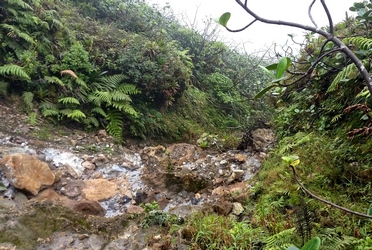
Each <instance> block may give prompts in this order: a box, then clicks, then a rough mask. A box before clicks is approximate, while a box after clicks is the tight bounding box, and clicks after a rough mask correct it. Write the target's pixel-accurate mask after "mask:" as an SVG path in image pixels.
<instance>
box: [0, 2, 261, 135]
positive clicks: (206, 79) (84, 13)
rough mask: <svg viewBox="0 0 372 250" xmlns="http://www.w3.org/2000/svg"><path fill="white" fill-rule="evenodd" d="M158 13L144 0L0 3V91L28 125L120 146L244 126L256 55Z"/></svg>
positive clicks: (257, 76) (249, 108)
mask: <svg viewBox="0 0 372 250" xmlns="http://www.w3.org/2000/svg"><path fill="white" fill-rule="evenodd" d="M166 8H167V7H166ZM162 11H164V10H161V9H159V10H158V9H154V8H153V7H150V6H149V5H147V3H146V2H144V1H142V0H136V1H131V0H124V1H117V0H111V1H73V0H71V1H46V0H37V1H27V0H16V1H6V2H5V3H4V6H2V8H1V9H0V18H1V20H0V21H1V25H0V31H1V35H0V41H1V48H2V49H1V50H0V55H1V57H0V58H1V59H0V90H1V91H0V94H1V95H2V96H3V97H10V96H14V95H15V96H22V100H23V103H24V105H23V109H24V111H25V112H26V113H28V115H29V116H30V119H29V120H30V122H31V123H35V122H36V121H37V119H40V118H43V119H47V120H49V121H54V122H58V123H60V124H63V125H66V126H74V127H80V128H81V129H97V128H101V127H103V128H105V129H106V130H107V132H108V133H109V134H110V135H111V136H113V137H114V138H115V139H116V140H117V141H118V142H121V141H123V139H124V137H126V136H134V137H139V138H154V139H163V140H164V139H168V140H177V141H185V140H195V139H197V138H198V137H199V136H200V135H201V134H203V133H204V132H207V133H216V134H224V133H226V131H230V130H231V127H233V128H234V129H235V131H239V130H241V129H242V128H245V127H247V126H249V121H247V119H246V117H248V116H250V115H251V113H252V112H251V111H252V107H253V104H252V103H248V102H245V100H246V98H251V97H252V96H253V95H254V93H255V90H253V87H252V86H253V85H252V83H254V84H256V85H257V84H258V85H259V82H264V81H265V79H266V76H264V75H263V74H262V73H261V72H260V70H258V69H255V70H253V71H252V72H250V74H249V77H247V74H246V73H245V68H248V67H249V65H252V64H257V62H258V58H254V57H248V56H246V55H244V54H241V53H239V52H237V51H234V50H232V49H230V48H229V47H227V46H226V45H224V44H223V43H222V42H220V41H218V40H211V39H209V40H208V38H207V37H205V36H206V35H210V34H204V36H203V35H201V34H198V33H197V32H196V31H194V30H191V29H187V28H185V27H183V26H182V25H181V24H180V23H179V22H178V21H177V19H176V18H175V17H174V16H172V14H170V15H168V16H167V17H164V16H163V15H162V14H161V13H162ZM211 32H215V31H211ZM213 37H217V36H216V35H215V36H213ZM231 62H234V63H231ZM251 85H252V86H251ZM255 88H257V86H255ZM239 89H245V91H242V92H240V91H239ZM253 113H254V112H253ZM175 118H176V119H175Z"/></svg>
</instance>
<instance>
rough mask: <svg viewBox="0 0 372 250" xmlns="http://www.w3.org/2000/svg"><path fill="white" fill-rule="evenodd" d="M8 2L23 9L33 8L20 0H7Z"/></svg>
mask: <svg viewBox="0 0 372 250" xmlns="http://www.w3.org/2000/svg"><path fill="white" fill-rule="evenodd" d="M7 2H8V4H9V5H11V6H18V7H21V8H22V9H25V10H33V8H32V7H31V6H30V5H29V4H28V3H25V2H24V1H22V0H7Z"/></svg>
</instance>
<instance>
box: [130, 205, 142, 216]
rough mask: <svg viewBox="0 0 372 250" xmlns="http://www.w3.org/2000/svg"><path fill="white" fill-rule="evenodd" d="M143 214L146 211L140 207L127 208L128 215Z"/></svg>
mask: <svg viewBox="0 0 372 250" xmlns="http://www.w3.org/2000/svg"><path fill="white" fill-rule="evenodd" d="M143 212H144V209H143V208H142V207H139V206H135V205H130V206H129V207H128V208H127V213H128V214H143Z"/></svg>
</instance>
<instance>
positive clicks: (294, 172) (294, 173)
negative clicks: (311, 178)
mask: <svg viewBox="0 0 372 250" xmlns="http://www.w3.org/2000/svg"><path fill="white" fill-rule="evenodd" d="M290 167H291V168H292V172H293V176H294V178H295V180H296V182H297V183H298V185H300V187H301V188H302V190H304V191H305V192H306V193H307V194H308V195H310V196H311V197H313V198H315V199H317V200H319V201H321V202H323V203H325V204H327V205H330V206H331V207H335V208H337V209H340V210H342V211H345V212H348V213H351V214H354V215H358V216H361V217H364V218H367V219H372V216H370V215H368V214H363V213H359V212H356V211H353V210H350V209H348V208H345V207H341V206H339V205H337V204H334V203H332V202H330V201H327V200H325V199H323V198H320V197H319V196H316V195H315V194H313V193H311V192H310V191H309V190H308V189H307V188H306V187H305V186H304V185H303V184H302V183H301V182H300V181H299V180H298V177H297V174H296V171H295V169H294V167H293V166H290Z"/></svg>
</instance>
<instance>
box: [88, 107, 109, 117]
mask: <svg viewBox="0 0 372 250" xmlns="http://www.w3.org/2000/svg"><path fill="white" fill-rule="evenodd" d="M91 112H92V113H96V114H100V115H102V116H103V117H107V114H106V112H105V111H104V110H103V109H102V108H100V107H95V108H92V110H91Z"/></svg>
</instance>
